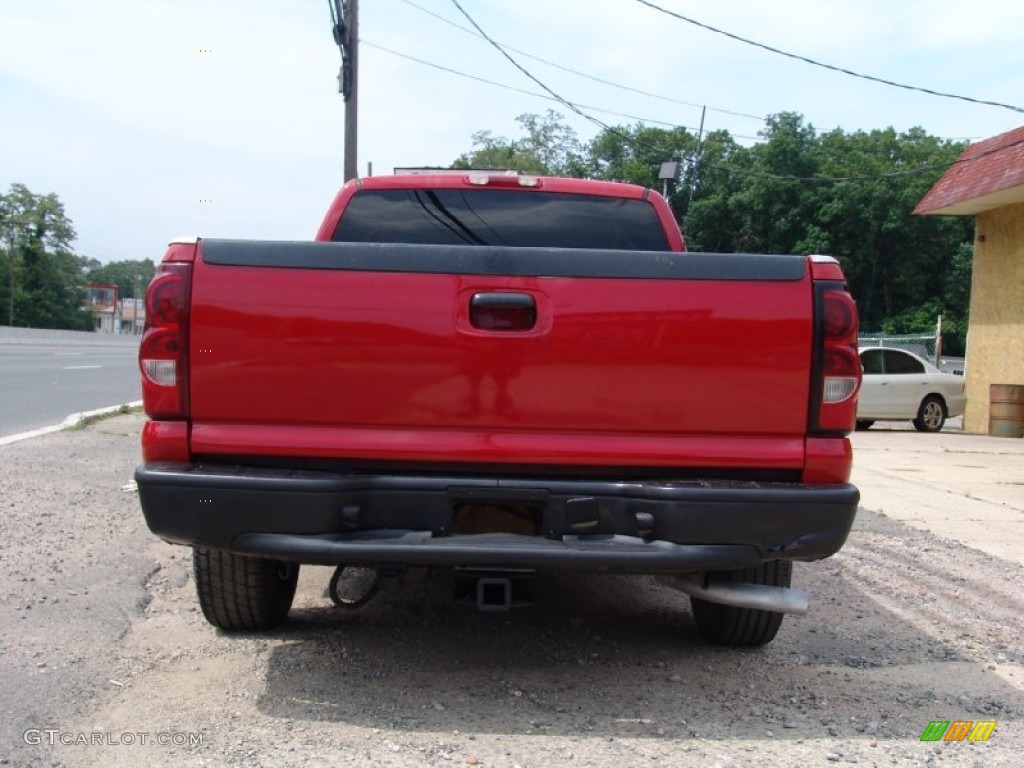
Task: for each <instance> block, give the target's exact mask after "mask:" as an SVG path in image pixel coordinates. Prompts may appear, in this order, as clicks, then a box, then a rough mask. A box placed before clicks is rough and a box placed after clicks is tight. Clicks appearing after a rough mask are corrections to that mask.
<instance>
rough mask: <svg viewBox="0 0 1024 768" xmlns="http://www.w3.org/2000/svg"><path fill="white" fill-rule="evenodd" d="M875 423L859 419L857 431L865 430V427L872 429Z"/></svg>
mask: <svg viewBox="0 0 1024 768" xmlns="http://www.w3.org/2000/svg"><path fill="white" fill-rule="evenodd" d="M874 423H875V422H873V421H864V420H861V419H858V421H857V431H858V432H863V431H864V430H865V429H871V426H872V425H873V424H874Z"/></svg>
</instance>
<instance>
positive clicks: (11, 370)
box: [0, 345, 142, 437]
mask: <svg viewBox="0 0 1024 768" xmlns="http://www.w3.org/2000/svg"><path fill="white" fill-rule="evenodd" d="M135 357H136V347H135V346H134V345H125V346H105V347H100V346H96V347H90V346H82V345H67V346H20V345H19V346H6V345H0V381H2V382H3V385H2V386H0V437H4V436H7V435H13V434H16V433H18V432H25V431H28V430H31V429H38V428H39V427H46V426H49V425H51V424H58V423H60V422H61V421H63V420H64V418H65V417H67V416H68V415H69V414H72V413H77V412H79V411H91V410H95V409H96V408H104V407H106V406H109V405H120V404H121V403H129V402H132V401H134V400H139V399H140V398H141V397H142V395H141V393H140V391H139V372H138V370H139V369H138V365H137V363H136V361H135Z"/></svg>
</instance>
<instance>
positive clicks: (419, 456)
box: [189, 240, 813, 469]
mask: <svg viewBox="0 0 1024 768" xmlns="http://www.w3.org/2000/svg"><path fill="white" fill-rule="evenodd" d="M481 294H482V295H484V296H485V297H489V298H493V296H494V295H495V294H511V295H513V296H516V297H517V299H516V300H517V301H523V302H527V303H530V304H532V306H533V311H534V313H535V320H534V321H533V323H532V325H530V326H529V327H528V328H525V329H521V330H515V329H511V330H510V329H501V328H500V327H499V328H497V329H494V328H488V327H486V325H487V323H486V322H485V323H484V327H478V326H479V325H480V319H479V318H475V317H473V316H472V314H471V312H472V311H471V305H472V304H473V303H474V297H479V296H480V295H481ZM812 300H813V297H812V290H811V280H810V277H809V275H808V268H807V264H806V260H805V259H804V258H802V257H793V256H749V255H738V254H730V255H725V254H698V253H665V252H638V251H583V250H563V249H540V248H529V249H526V248H494V247H488V248H477V247H469V246H422V245H381V244H349V243H269V242H252V241H227V240H203V241H202V242H201V250H200V255H199V257H198V258H197V261H196V263H195V266H194V273H193V284H192V311H191V327H190V342H189V358H190V365H189V370H190V379H189V397H190V408H191V417H192V431H191V447H192V450H193V452H194V453H196V454H199V455H230V456H257V455H266V454H273V455H279V456H280V455H287V456H296V457H315V458H341V459H371V460H404V461H421V462H423V461H427V462H439V463H441V462H456V461H458V462H464V461H470V462H492V463H493V462H511V463H534V464H556V465H567V464H568V465H587V464H601V465H605V466H608V465H620V466H652V467H654V466H677V467H679V466H695V467H699V466H705V467H706V466H719V467H756V468H776V469H785V468H791V469H798V468H800V467H801V465H802V461H803V438H804V435H805V433H806V430H807V412H808V400H809V388H810V379H811V375H810V368H811V350H812V335H813V328H812V318H813V311H812V309H813V308H812ZM485 303H486V300H485ZM499 326H500V323H499Z"/></svg>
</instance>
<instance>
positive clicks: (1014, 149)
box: [914, 126, 1024, 216]
mask: <svg viewBox="0 0 1024 768" xmlns="http://www.w3.org/2000/svg"><path fill="white" fill-rule="evenodd" d="M1020 202H1024V126H1021V127H1020V128H1015V129H1014V130H1012V131H1007V132H1006V133H1002V134H1000V135H999V136H993V137H992V138H991V139H985V140H984V141H979V142H978V143H977V144H972V145H971V146H969V147H968V148H967V149H965V150H964V151H963V154H962V155H960V159H959V160H957V162H956V163H955V164H954V165H952V166H950V167H949V169H947V170H946V172H945V173H944V174H943V176H942V178H941V179H939V180H938V181H937V182H936V183H935V186H934V187H932V188H931V189H930V190H928V194H927V195H925V196H924V197H923V198H922V199H921V202H919V203H918V204H917V207H916V208H914V213H915V214H932V215H945V216H973V215H974V214H977V213H981V212H982V211H988V210H991V209H993V208H1001V207H1002V206H1004V205H1012V204H1014V203H1020Z"/></svg>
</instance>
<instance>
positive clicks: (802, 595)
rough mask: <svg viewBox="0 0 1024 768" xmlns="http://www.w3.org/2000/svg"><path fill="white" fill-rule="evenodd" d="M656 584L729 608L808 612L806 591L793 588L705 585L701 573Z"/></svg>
mask: <svg viewBox="0 0 1024 768" xmlns="http://www.w3.org/2000/svg"><path fill="white" fill-rule="evenodd" d="M658 583H659V584H664V585H665V586H666V587H671V588H672V589H677V590H679V591H680V592H685V593H686V594H687V595H689V596H690V597H696V598H698V599H700V600H705V601H707V602H709V603H719V604H720V605H731V606H732V607H734V608H750V609H752V610H755V611H771V612H773V613H795V614H797V615H799V616H802V615H803V614H805V613H807V590H805V589H793V588H792V587H770V586H768V585H766V584H747V583H744V582H739V581H724V580H719V579H711V580H710V581H708V582H707V585H705V583H704V579H703V577H702V576H701V575H700V574H666V575H662V576H658Z"/></svg>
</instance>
